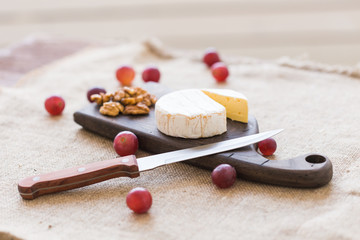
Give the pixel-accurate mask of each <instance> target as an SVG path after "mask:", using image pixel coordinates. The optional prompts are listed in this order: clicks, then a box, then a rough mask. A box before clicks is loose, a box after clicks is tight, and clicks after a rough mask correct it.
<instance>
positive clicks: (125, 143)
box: [113, 131, 139, 156]
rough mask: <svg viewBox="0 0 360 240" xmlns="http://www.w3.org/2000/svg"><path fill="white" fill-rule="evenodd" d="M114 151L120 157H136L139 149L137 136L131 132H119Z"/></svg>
mask: <svg viewBox="0 0 360 240" xmlns="http://www.w3.org/2000/svg"><path fill="white" fill-rule="evenodd" d="M113 145H114V149H115V152H116V153H117V154H119V155H120V156H127V155H134V154H135V153H136V151H137V150H138V147H139V142H138V139H137V137H136V135H135V134H134V133H132V132H130V131H122V132H119V133H118V134H117V135H116V137H115V139H114V143H113Z"/></svg>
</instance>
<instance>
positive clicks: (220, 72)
mask: <svg viewBox="0 0 360 240" xmlns="http://www.w3.org/2000/svg"><path fill="white" fill-rule="evenodd" d="M211 73H212V75H213V76H214V78H215V79H216V81H217V82H218V83H221V82H225V81H226V78H227V77H228V76H229V70H228V68H227V67H226V65H225V64H224V63H222V62H217V63H215V64H213V65H212V66H211Z"/></svg>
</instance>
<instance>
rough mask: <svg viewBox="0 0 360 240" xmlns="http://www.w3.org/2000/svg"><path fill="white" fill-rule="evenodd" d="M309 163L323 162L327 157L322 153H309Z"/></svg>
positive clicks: (307, 158)
mask: <svg viewBox="0 0 360 240" xmlns="http://www.w3.org/2000/svg"><path fill="white" fill-rule="evenodd" d="M305 160H306V161H307V162H308V163H323V162H325V161H326V158H325V157H324V156H321V155H309V156H307V157H306V158H305Z"/></svg>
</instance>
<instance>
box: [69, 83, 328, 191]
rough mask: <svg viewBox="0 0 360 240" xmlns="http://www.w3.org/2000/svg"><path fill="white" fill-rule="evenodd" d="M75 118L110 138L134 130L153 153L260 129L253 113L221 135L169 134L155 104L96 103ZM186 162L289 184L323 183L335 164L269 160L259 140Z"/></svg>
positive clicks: (310, 158) (159, 91)
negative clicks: (118, 106)
mask: <svg viewBox="0 0 360 240" xmlns="http://www.w3.org/2000/svg"><path fill="white" fill-rule="evenodd" d="M145 88H146V89H147V90H148V91H149V92H150V93H152V94H155V95H156V96H157V97H158V98H159V97H161V96H162V95H164V94H165V93H167V92H169V90H167V89H166V88H164V87H163V86H162V85H160V84H147V85H146V86H145ZM74 121H75V122H76V123H78V124H80V125H81V126H82V127H83V128H84V129H86V130H89V131H91V132H93V133H96V134H98V135H100V136H103V137H106V138H110V139H114V137H115V136H116V135H117V134H118V133H119V132H120V131H131V132H133V133H135V134H136V136H137V137H138V139H139V147H140V148H141V149H142V150H144V151H148V152H150V153H154V154H156V153H163V152H169V151H173V150H179V149H184V148H189V147H194V146H199V145H203V144H208V143H214V142H219V141H224V140H228V139H232V138H237V137H242V136H247V135H251V134H255V133H258V132H259V127H258V124H257V121H256V118H255V117H254V116H251V115H250V116H249V122H248V123H247V124H245V123H241V122H237V121H232V120H230V119H228V120H227V132H225V133H223V134H221V135H218V136H214V137H210V138H200V139H184V138H177V137H170V136H167V135H165V134H163V133H161V132H160V131H158V129H157V127H156V122H155V111H154V108H152V109H151V111H150V113H149V115H138V116H131V115H119V116H117V117H109V116H104V115H101V114H100V113H99V106H97V105H96V104H95V103H92V104H89V105H87V106H85V107H84V108H83V109H81V110H79V111H77V112H75V113H74ZM184 163H187V164H191V165H194V166H196V167H200V168H203V169H208V170H210V171H212V170H213V169H214V168H215V167H216V166H218V165H219V164H221V163H228V164H230V165H232V166H233V167H234V168H235V169H236V171H237V176H238V177H239V178H242V179H246V180H250V181H256V182H262V183H266V184H274V185H281V186H287V187H304V188H308V187H320V186H323V185H325V184H327V183H328V182H329V181H330V180H331V178H332V164H331V162H330V160H329V159H328V158H327V157H326V156H323V155H321V154H305V155H302V156H299V157H295V158H292V159H288V160H268V159H266V158H264V157H263V156H262V155H260V154H259V153H258V152H257V145H256V144H253V145H251V146H248V147H244V148H241V149H237V150H234V151H230V152H225V153H220V154H215V155H211V156H206V157H202V158H197V159H193V160H187V161H184Z"/></svg>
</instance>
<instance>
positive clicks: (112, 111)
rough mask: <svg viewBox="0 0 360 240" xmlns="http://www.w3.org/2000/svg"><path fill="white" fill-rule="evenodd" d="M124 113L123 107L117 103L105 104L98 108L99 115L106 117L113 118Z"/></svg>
mask: <svg viewBox="0 0 360 240" xmlns="http://www.w3.org/2000/svg"><path fill="white" fill-rule="evenodd" d="M123 111H124V106H123V105H121V104H120V103H118V102H106V103H104V104H103V105H102V107H101V108H100V113H101V114H103V115H107V116H112V117H115V116H117V115H119V113H120V112H123Z"/></svg>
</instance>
